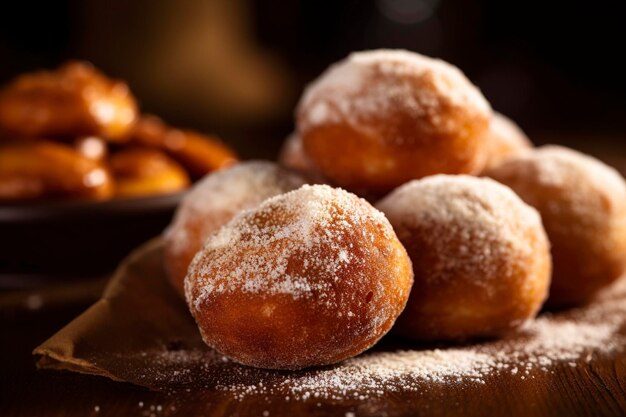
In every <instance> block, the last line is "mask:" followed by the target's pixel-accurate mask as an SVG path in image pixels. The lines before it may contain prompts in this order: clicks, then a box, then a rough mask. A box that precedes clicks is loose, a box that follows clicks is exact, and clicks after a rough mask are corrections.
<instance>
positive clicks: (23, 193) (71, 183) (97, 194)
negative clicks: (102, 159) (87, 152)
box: [0, 141, 113, 200]
mask: <svg viewBox="0 0 626 417" xmlns="http://www.w3.org/2000/svg"><path fill="white" fill-rule="evenodd" d="M112 195H113V181H112V179H111V176H110V174H109V172H108V171H107V169H106V168H105V167H104V166H103V165H102V164H100V163H99V162H97V161H93V160H91V159H88V158H85V157H84V156H82V155H81V154H80V153H78V152H77V151H76V150H74V149H73V148H71V147H70V146H68V145H64V144H59V143H54V142H46V141H38V142H31V143H24V144H12V145H4V146H1V147H0V200H29V199H35V198H61V197H63V198H68V199H86V200H103V199H107V198H110V197H111V196H112Z"/></svg>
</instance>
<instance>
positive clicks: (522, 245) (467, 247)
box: [377, 175, 551, 341]
mask: <svg viewBox="0 0 626 417" xmlns="http://www.w3.org/2000/svg"><path fill="white" fill-rule="evenodd" d="M377 207H378V208H379V209H380V210H382V211H383V212H384V213H385V214H386V215H387V218H388V219H389V221H390V222H391V224H392V225H393V227H394V230H395V231H396V233H397V234H398V237H399V238H400V241H401V242H402V243H403V244H404V247H405V248H406V250H407V252H408V253H409V256H410V257H411V261H412V262H413V270H414V273H415V283H414V285H413V289H412V291H411V297H410V299H409V302H408V304H407V307H406V310H405V311H404V313H403V314H402V316H401V317H400V318H399V319H398V322H397V324H396V329H397V330H398V333H400V334H401V335H403V336H405V337H407V338H411V339H416V340H427V341H433V340H437V341H438V340H457V339H469V338H480V337H492V336H498V335H501V334H502V333H504V332H506V331H508V330H510V329H513V328H516V327H518V326H520V325H521V324H522V323H524V322H525V321H526V320H528V319H531V318H533V317H535V315H536V314H537V312H538V311H539V309H540V308H541V306H542V304H543V302H544V300H545V299H546V296H547V294H548V287H549V286H550V272H551V260H550V246H549V243H548V239H547V237H546V233H545V231H544V229H543V227H542V225H541V218H540V217H539V213H537V211H536V210H535V209H533V208H532V207H530V206H528V205H526V204H525V203H524V202H523V201H522V200H521V199H520V198H519V197H518V196H517V195H515V193H514V192H513V191H512V190H510V189H509V188H508V187H505V186H503V185H501V184H498V183H497V182H495V181H492V180H489V179H481V178H476V177H470V176H465V175H458V176H450V175H436V176H432V177H428V178H424V179H422V180H416V181H411V182H409V183H407V184H405V185H403V186H402V187H400V188H398V189H397V190H395V191H394V192H392V193H391V194H390V195H389V196H387V197H386V198H384V199H383V200H382V201H381V202H379V204H378V205H377Z"/></svg>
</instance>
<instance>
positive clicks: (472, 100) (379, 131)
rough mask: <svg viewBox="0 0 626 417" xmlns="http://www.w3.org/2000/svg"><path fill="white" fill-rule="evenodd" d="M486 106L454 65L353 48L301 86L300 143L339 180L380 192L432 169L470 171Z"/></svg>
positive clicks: (477, 157) (481, 155)
mask: <svg viewBox="0 0 626 417" xmlns="http://www.w3.org/2000/svg"><path fill="white" fill-rule="evenodd" d="M490 117H491V109H490V107H489V105H488V104H487V102H486V101H485V100H484V98H483V97H482V95H481V94H480V92H479V91H478V90H477V89H476V88H475V87H474V86H473V85H471V83H470V82H469V81H468V80H467V79H466V78H465V77H464V76H463V75H462V74H461V73H460V71H458V69H456V68H453V67H452V66H450V65H448V64H446V63H443V62H442V61H438V60H433V59H430V58H426V57H423V56H420V55H417V54H411V53H408V52H403V51H370V52H364V53H360V54H353V55H351V56H350V57H349V58H348V59H347V60H345V61H342V62H340V63H339V64H336V65H335V66H333V67H331V68H330V69H329V70H328V71H327V72H326V73H325V74H323V75H322V76H321V77H320V78H319V79H318V81H316V82H315V83H314V84H313V85H312V86H311V87H309V89H308V90H307V91H306V93H305V95H304V96H303V99H302V100H301V102H300V104H299V107H298V111H297V124H298V132H299V134H300V135H301V138H302V141H303V144H304V149H305V150H306V152H307V154H308V155H309V156H310V157H311V159H312V160H313V161H314V163H315V164H316V165H317V166H318V167H319V169H320V170H321V172H322V173H323V174H324V175H325V176H326V177H328V178H329V179H330V180H332V181H333V182H335V183H336V184H338V185H340V186H344V187H347V188H348V189H351V190H354V189H357V190H365V192H370V193H374V194H380V193H384V192H387V191H390V190H391V189H393V188H395V187H397V186H399V185H401V184H403V183H405V182H407V181H409V180H411V179H415V178H421V177H424V176H428V175H432V174H436V173H450V174H459V173H476V172H478V171H479V170H480V169H482V166H483V164H484V160H485V157H486V154H485V150H484V146H483V142H484V135H483V134H484V132H485V131H486V129H487V127H488V123H489V119H490Z"/></svg>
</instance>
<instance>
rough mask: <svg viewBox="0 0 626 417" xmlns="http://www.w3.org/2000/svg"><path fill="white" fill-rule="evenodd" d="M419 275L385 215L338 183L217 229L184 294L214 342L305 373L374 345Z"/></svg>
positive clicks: (237, 354)
mask: <svg viewBox="0 0 626 417" xmlns="http://www.w3.org/2000/svg"><path fill="white" fill-rule="evenodd" d="M412 275H413V274H412V272H411V262H410V260H409V258H408V256H407V254H406V251H405V250H404V248H403V247H402V245H401V244H400V242H399V241H398V239H397V237H396V235H395V234H394V232H393V230H392V228H391V225H390V224H389V222H388V221H387V219H385V216H384V215H383V214H382V213H380V212H379V211H378V210H376V209H375V208H373V207H372V206H371V205H370V204H369V203H367V202H366V201H365V200H362V199H359V198H358V197H356V196H355V195H354V194H350V193H348V192H346V191H343V190H341V189H334V188H331V187H329V186H326V185H313V186H309V185H304V186H302V187H301V188H299V189H298V190H295V191H291V192H289V193H287V194H283V195H280V196H276V197H273V198H270V199H269V200H266V201H265V202H264V203H262V204H261V205H260V206H258V207H257V208H254V209H251V210H248V211H244V212H243V213H242V214H240V215H238V216H236V217H235V218H234V219H233V220H231V221H230V222H229V223H227V224H226V225H225V226H223V227H222V228H221V229H220V230H219V231H218V232H217V233H215V234H213V235H211V236H210V237H209V238H208V239H207V241H206V243H205V245H204V247H203V248H202V249H201V250H200V252H199V253H198V254H197V255H196V257H195V258H194V260H193V262H192V264H191V265H190V267H189V272H188V274H187V277H186V278H185V293H186V298H187V303H188V305H189V308H190V310H191V312H192V314H193V316H194V317H195V319H196V322H197V324H198V327H199V328H200V332H201V334H202V337H203V339H204V341H205V342H206V343H207V344H208V345H209V346H211V347H213V348H215V349H216V350H218V351H219V352H221V353H222V354H224V355H226V356H228V357H230V358H231V359H233V360H235V361H237V362H239V363H242V364H245V365H251V366H256V367H261V368H272V369H300V368H305V367H309V366H316V365H326V364H332V363H336V362H339V361H341V360H344V359H346V358H349V357H352V356H354V355H357V354H359V353H361V352H363V351H364V350H366V349H368V348H369V347H371V346H372V345H373V344H374V343H376V341H378V340H379V339H380V338H381V337H382V336H383V335H384V334H385V333H387V331H388V330H389V329H390V328H391V326H392V324H393V322H394V321H395V319H396V317H397V316H398V315H399V314H400V312H401V311H402V309H403V308H404V306H405V304H406V300H407V298H408V295H409V292H410V288H411V283H412Z"/></svg>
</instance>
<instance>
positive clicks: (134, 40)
mask: <svg viewBox="0 0 626 417" xmlns="http://www.w3.org/2000/svg"><path fill="white" fill-rule="evenodd" d="M621 3H622V2H619V1H608V0H599V1H594V2H582V1H581V2H575V1H572V2H565V1H545V0H544V1H539V0H528V1H502V0H500V1H498V0H493V1H486V0H483V1H479V0H460V1H453V0H377V1H356V0H352V1H318V0H290V1H284V0H256V1H253V0H179V1H170V2H155V1H150V0H138V1H125V0H90V1H78V0H73V1H72V0H61V1H54V2H51V1H47V2H43V1H41V2H34V1H24V0H22V1H20V2H12V3H11V8H10V9H9V8H8V6H2V7H3V8H4V9H5V10H4V11H2V12H0V82H6V81H8V80H9V79H11V78H12V77H13V76H15V75H16V74H18V73H20V72H23V71H29V70H33V69H37V68H43V67H55V66H57V65H58V64H60V63H61V62H63V61H64V60H67V59H71V58H80V59H86V60H90V61H92V62H93V63H94V64H95V65H96V66H98V67H100V68H101V69H102V70H104V71H105V72H106V73H108V74H110V75H112V76H115V77H119V78H123V79H125V80H127V81H128V82H129V84H130V86H131V88H132V89H133V91H134V92H135V94H136V96H137V97H138V98H139V100H140V102H141V105H142V107H143V109H144V110H145V111H149V112H154V113H157V114H159V115H161V116H162V117H164V118H165V119H166V120H168V121H170V122H172V123H174V124H178V125H182V126H187V127H193V128H196V129H199V130H203V131H206V132H214V133H217V134H219V135H221V136H222V137H223V138H224V140H226V141H227V142H229V143H231V144H233V145H234V146H236V147H237V149H238V150H239V152H240V153H241V154H242V155H243V156H244V157H252V156H256V157H273V156H274V155H275V153H276V151H277V149H278V147H279V146H280V143H281V142H282V140H283V138H284V137H285V136H286V135H287V134H288V133H289V132H290V131H291V129H292V128H293V122H292V113H293V108H294V106H295V104H296V103H297V100H298V97H299V95H300V93H301V91H302V88H303V86H304V85H305V84H306V83H307V82H309V81H310V80H311V79H313V78H314V77H316V76H317V75H318V74H319V73H320V72H321V71H322V70H323V69H324V68H326V67H327V66H328V65H329V64H330V63H332V62H334V61H336V60H339V59H341V58H343V57H345V56H346V55H347V54H348V53H349V52H350V51H353V50H362V49H371V48H380V47H387V48H406V49H410V50H414V51H417V52H421V53H424V54H427V55H431V56H437V57H441V58H443V59H446V60H448V61H450V62H452V63H454V64H456V65H458V66H459V67H460V68H461V69H463V70H464V71H465V72H466V74H467V75H468V76H469V77H470V78H471V79H472V80H473V81H474V82H475V83H476V84H478V85H479V86H480V87H481V89H482V90H483V92H484V93H485V95H486V96H487V98H488V99H489V100H490V101H491V103H492V105H493V107H494V108H495V109H497V110H499V111H501V112H502V113H505V114H507V115H508V116H510V117H512V118H513V119H515V120H516V121H517V122H518V123H519V124H520V125H521V126H522V127H523V128H524V129H525V130H526V131H527V132H528V133H529V134H530V136H531V138H532V139H533V140H534V141H535V142H537V143H545V142H560V143H565V144H569V145H571V146H576V147H579V148H583V149H586V150H588V151H589V149H593V148H594V146H600V147H604V148H606V146H609V147H610V148H619V149H620V150H621V149H622V147H626V143H625V142H624V139H626V138H625V135H624V134H623V132H624V131H625V130H626V100H625V98H626V81H625V80H626V64H625V62H626V61H625V60H624V57H623V55H624V52H625V50H626V48H625V47H624V42H625V41H626V25H625V24H624V22H623V19H624V18H623V16H624V15H623V14H622V8H623V7H622V6H621V5H620V4H621ZM607 144H608V145H607ZM625 153H626V151H625Z"/></svg>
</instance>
